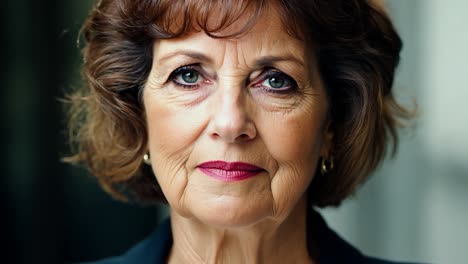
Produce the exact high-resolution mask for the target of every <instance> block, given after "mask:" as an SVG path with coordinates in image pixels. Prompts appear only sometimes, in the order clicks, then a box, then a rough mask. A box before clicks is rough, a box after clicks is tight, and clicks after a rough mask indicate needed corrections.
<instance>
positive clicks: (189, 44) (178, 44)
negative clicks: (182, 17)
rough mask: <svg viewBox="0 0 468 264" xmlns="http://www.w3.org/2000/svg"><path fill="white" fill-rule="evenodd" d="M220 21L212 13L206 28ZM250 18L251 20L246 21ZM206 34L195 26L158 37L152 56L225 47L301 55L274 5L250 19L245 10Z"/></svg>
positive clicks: (299, 43) (216, 52)
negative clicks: (221, 26) (165, 37)
mask: <svg viewBox="0 0 468 264" xmlns="http://www.w3.org/2000/svg"><path fill="white" fill-rule="evenodd" d="M222 21H223V17H222V16H219V15H214V16H212V17H211V18H210V20H209V21H207V22H208V23H207V25H206V28H208V29H209V28H216V27H218V26H219V25H220V23H221V22H222ZM252 21H254V23H253V24H251V25H249V23H250V22H252ZM238 33H240V34H238ZM208 34H213V33H212V32H209V33H208ZM208 34H206V33H205V32H204V30H203V29H201V28H196V27H195V28H194V29H193V30H190V31H188V32H187V33H185V34H182V35H181V36H178V37H175V38H171V39H164V40H158V41H157V42H156V43H155V44H156V45H155V59H158V58H160V57H161V56H163V55H164V54H167V53H170V52H175V51H177V50H182V49H183V50H187V49H188V50H196V51H199V52H203V53H208V54H209V55H211V56H216V55H221V54H220V53H221V52H224V51H225V49H226V48H228V47H233V48H235V49H238V52H237V53H239V54H244V55H251V54H256V55H260V56H267V55H276V54H278V55H290V54H291V55H295V57H300V58H302V57H303V55H304V47H303V46H304V45H303V42H302V41H301V40H299V39H297V38H296V37H294V36H292V35H291V34H289V33H288V31H287V30H286V28H285V26H284V25H283V22H282V19H281V16H280V14H279V11H278V10H277V9H276V8H274V7H273V6H269V7H267V8H265V9H263V10H262V13H261V16H260V17H259V18H258V19H255V20H252V11H249V10H246V11H245V12H244V13H242V15H241V16H240V17H239V18H238V19H237V20H235V21H233V22H232V23H230V24H229V25H228V26H227V27H225V28H223V29H222V30H220V31H217V32H215V34H214V35H215V36H209V35H208ZM220 49H222V50H220ZM213 53H214V54H213Z"/></svg>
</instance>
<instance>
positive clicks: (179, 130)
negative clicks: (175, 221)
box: [145, 94, 204, 206]
mask: <svg viewBox="0 0 468 264" xmlns="http://www.w3.org/2000/svg"><path fill="white" fill-rule="evenodd" d="M170 105H171V104H168V103H166V102H164V101H163V100H161V99H158V97H157V95H156V94H153V95H146V97H145V109H146V115H147V124H148V148H149V152H150V155H151V162H152V168H153V172H154V174H155V175H156V178H157V180H158V183H159V184H160V185H161V188H162V190H163V192H164V194H165V195H166V198H168V200H169V201H170V202H171V201H172V202H173V201H177V200H179V198H180V196H181V194H182V193H183V190H184V188H185V186H186V184H187V171H188V170H187V168H188V167H190V164H189V163H188V162H189V161H190V157H191V154H192V150H193V146H194V142H195V141H196V140H197V139H198V138H199V135H200V133H202V131H203V120H200V117H202V116H204V115H203V114H202V113H200V112H201V111H200V110H197V109H194V108H191V109H185V108H177V107H170ZM174 206H176V205H174Z"/></svg>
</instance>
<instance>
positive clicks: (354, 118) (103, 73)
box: [67, 0, 409, 207]
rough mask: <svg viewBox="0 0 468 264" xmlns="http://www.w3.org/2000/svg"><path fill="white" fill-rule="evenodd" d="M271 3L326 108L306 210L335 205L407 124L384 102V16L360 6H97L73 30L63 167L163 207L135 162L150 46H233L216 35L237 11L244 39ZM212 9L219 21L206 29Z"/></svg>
mask: <svg viewBox="0 0 468 264" xmlns="http://www.w3.org/2000/svg"><path fill="white" fill-rule="evenodd" d="M272 2H274V3H272ZM272 4H274V5H275V7H278V9H279V11H280V14H281V16H282V21H283V24H284V26H285V29H286V30H287V31H288V33H290V34H292V35H294V36H295V37H297V38H300V39H302V40H304V42H305V45H306V48H307V49H309V50H308V52H310V53H312V54H314V57H315V58H316V60H317V65H318V67H319V71H320V75H321V78H322V79H323V81H324V84H325V88H326V92H327V96H328V100H329V105H330V117H331V120H332V129H333V131H334V139H333V149H332V153H333V155H334V169H333V171H331V172H330V173H329V174H327V175H326V176H324V175H320V173H317V175H316V177H315V178H314V180H313V181H312V183H311V186H310V188H309V197H310V200H309V202H310V204H311V205H315V206H322V207H323V206H328V205H338V204H339V203H340V202H341V201H342V200H343V199H344V198H346V197H347V196H348V195H350V193H352V192H353V191H354V190H355V188H356V186H358V185H359V184H360V183H362V182H363V181H364V180H365V179H366V178H367V177H368V176H369V174H370V173H371V172H372V171H374V170H375V168H376V167H377V166H378V164H379V163H380V162H381V161H382V159H383V157H384V156H385V154H386V152H387V148H388V146H389V145H390V146H392V147H393V150H395V148H396V146H397V142H398V136H397V132H396V129H397V127H398V125H399V123H400V120H403V119H405V118H408V117H409V113H408V112H407V111H406V110H405V109H404V108H403V107H401V106H400V105H399V104H398V103H397V102H396V101H395V98H394V97H393V95H392V85H393V79H394V74H395V68H396V67H397V65H398V62H399V58H400V57H399V54H400V50H401V48H402V42H401V40H400V37H399V36H398V34H397V33H396V31H395V29H394V27H393V25H392V23H391V21H390V19H389V17H388V15H387V14H386V12H385V11H384V10H383V9H382V7H381V6H380V5H378V4H376V3H375V2H374V1H370V0H327V1H323V0H276V1H266V0H257V1H237V0H236V1H234V0H220V1H211V0H205V1H200V0H185V1H183V0H181V1H175V0H159V1H157V0H140V1H135V0H102V1H100V2H99V3H98V4H97V5H96V6H95V8H94V9H93V10H92V12H91V14H90V15H89V17H88V18H87V20H86V22H85V24H84V26H83V36H84V39H85V47H84V49H83V56H84V64H83V76H84V79H85V80H86V82H87V85H85V86H83V88H81V89H79V90H77V91H75V92H73V93H72V94H71V95H70V97H69V98H70V100H71V107H70V112H69V114H70V115H69V116H70V131H71V135H70V137H71V141H72V145H73V146H75V147H77V149H76V151H75V155H74V156H73V157H71V158H68V159H67V160H68V161H70V162H82V163H83V164H84V165H85V166H86V167H87V168H88V169H89V170H90V171H91V173H92V174H93V175H95V176H96V177H97V179H98V180H99V182H100V183H101V185H102V186H103V188H104V189H105V190H106V191H108V192H109V193H111V194H112V195H113V196H114V197H116V198H121V199H126V197H128V196H129V195H130V196H131V198H132V199H133V198H136V199H137V200H140V201H146V202H152V201H164V200H165V198H164V196H163V194H162V192H161V190H160V187H159V185H158V183H157V181H156V178H155V176H154V175H153V172H152V170H151V168H150V167H149V166H147V165H145V164H143V163H142V157H143V155H144V154H145V151H146V149H147V146H146V144H147V140H148V139H147V137H148V135H147V128H146V119H145V112H144V107H143V104H142V101H141V93H142V89H143V87H144V84H145V81H146V79H147V78H148V74H149V72H150V69H151V65H152V56H153V54H152V47H153V43H154V41H155V40H158V39H167V38H174V37H177V36H180V35H182V34H184V33H186V32H188V31H193V30H198V31H204V32H206V33H207V34H209V35H210V36H213V37H233V36H219V35H218V33H219V32H221V31H222V30H223V29H224V28H226V27H228V26H229V25H231V24H232V23H233V22H235V21H236V20H237V19H238V18H239V17H240V16H241V15H243V14H244V13H245V11H246V10H249V13H248V14H251V15H250V19H248V20H247V22H246V24H245V27H243V28H242V29H241V30H240V32H237V33H236V34H241V33H243V32H245V31H248V30H249V28H250V27H251V26H253V25H254V24H255V22H256V21H257V20H258V19H259V18H260V17H261V14H262V12H263V11H264V10H265V7H266V6H268V5H272ZM213 9H216V10H217V11H218V12H219V11H220V14H219V16H220V17H221V18H222V19H221V23H220V24H219V25H218V26H217V27H216V28H209V26H208V25H209V23H208V20H209V17H210V16H209V14H210V13H211V12H210V10H213ZM252 10H253V11H254V12H251V11H252ZM181 17H182V20H180V18H181ZM312 42H313V44H312Z"/></svg>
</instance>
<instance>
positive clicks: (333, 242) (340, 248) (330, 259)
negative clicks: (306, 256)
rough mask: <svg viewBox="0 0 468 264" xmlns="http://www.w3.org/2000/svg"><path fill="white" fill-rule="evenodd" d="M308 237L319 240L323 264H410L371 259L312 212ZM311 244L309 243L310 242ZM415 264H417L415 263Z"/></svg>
mask: <svg viewBox="0 0 468 264" xmlns="http://www.w3.org/2000/svg"><path fill="white" fill-rule="evenodd" d="M307 224H308V227H307V228H308V230H307V231H308V237H314V238H315V239H317V246H318V257H319V260H320V263H323V264H338V263H346V264H410V263H408V262H396V261H388V260H382V259H378V258H374V257H369V256H366V255H364V254H363V253H361V252H360V251H359V250H358V249H357V248H355V247H354V246H352V245H351V244H349V243H348V242H347V241H345V240H344V239H342V238H341V237H340V236H339V235H338V234H337V233H335V232H334V231H333V230H331V229H330V228H329V227H328V225H327V224H326V223H325V221H324V219H323V218H322V217H321V215H320V214H319V213H318V212H316V211H314V210H311V211H310V212H309V214H308V220H307ZM308 243H309V242H308ZM413 264H415V263H413Z"/></svg>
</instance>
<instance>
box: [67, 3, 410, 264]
mask: <svg viewBox="0 0 468 264" xmlns="http://www.w3.org/2000/svg"><path fill="white" fill-rule="evenodd" d="M83 33H84V37H85V40H86V46H85V48H84V77H85V79H86V80H87V84H88V85H87V86H86V88H84V89H82V90H80V91H77V92H76V94H75V95H73V96H72V97H71V98H72V102H73V108H72V109H71V117H72V118H71V129H72V132H73V134H72V135H73V140H74V141H75V142H76V143H77V145H78V151H77V154H76V156H74V157H73V158H72V159H70V160H71V161H75V162H83V163H84V164H85V165H86V166H87V167H88V168H89V169H90V171H91V172H92V173H93V174H94V175H96V177H97V179H98V180H99V182H100V183H101V185H102V186H103V188H104V189H105V190H106V191H108V192H109V193H110V194H112V195H113V196H114V197H117V198H120V199H122V200H126V199H136V200H139V201H143V202H158V201H163V202H166V203H167V204H168V205H169V206H170V209H171V210H170V220H167V221H166V222H165V224H163V225H162V226H161V227H159V228H158V229H157V231H156V232H155V233H154V234H152V235H151V236H150V237H149V238H148V239H146V240H145V241H143V242H141V243H140V244H138V245H137V246H135V247H134V248H132V249H131V250H129V251H128V252H127V253H126V254H125V255H123V256H121V257H116V258H111V259H107V260H104V261H102V262H98V263H387V262H384V261H379V260H376V259H372V258H369V257H366V256H364V255H363V254H361V253H360V252H359V251H358V250H356V249H354V248H353V247H351V246H350V245H348V244H347V243H346V242H344V241H343V240H341V239H340V238H339V237H338V236H337V235H336V234H335V233H333V231H331V230H330V229H328V227H327V226H326V224H325V223H324V222H323V220H322V219H321V217H320V216H319V215H318V214H317V213H316V212H314V211H313V209H312V208H313V207H325V206H337V205H339V204H340V202H341V201H342V200H343V199H345V198H346V197H347V196H349V195H350V194H351V193H352V192H353V191H354V190H355V189H356V187H357V186H358V185H359V184H360V183H362V182H363V181H364V180H365V179H366V178H367V177H368V175H369V174H370V173H371V172H372V171H374V169H375V168H376V167H377V165H378V164H379V163H380V161H381V160H382V158H383V156H384V153H385V151H386V150H387V148H388V146H389V145H391V144H393V147H394V148H395V146H396V143H397V134H396V128H397V126H398V124H399V122H400V120H403V119H405V118H406V117H407V115H408V114H407V112H406V111H405V109H404V108H402V107H401V106H399V105H398V103H397V102H396V101H395V99H394V97H393V96H392V92H391V89H392V83H393V78H394V71H395V68H396V66H397V64H398V61H399V52H400V50H401V40H400V38H399V36H398V34H397V33H396V32H395V30H394V28H393V26H392V23H391V21H390V20H389V18H388V16H387V14H386V13H385V12H384V10H383V9H382V8H381V7H380V6H379V5H378V4H377V3H374V2H373V1H365V0H354V1H349V0H346V1H323V0H315V1H314V0H308V1H305V0H304V1H300V0H297V1H285V0H284V1H280V0H278V1H227V0H226V1H195V0H186V1H164V0H161V1H155V0H140V1H135V0H103V1H100V2H99V4H98V5H97V6H96V8H95V9H94V10H93V11H92V13H91V14H90V16H89V18H88V19H87V21H86V23H85V25H84V29H83Z"/></svg>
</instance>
